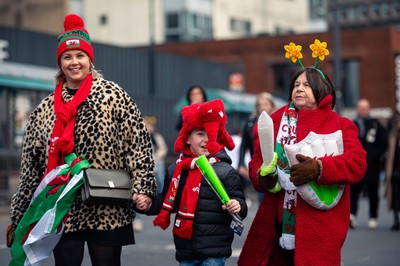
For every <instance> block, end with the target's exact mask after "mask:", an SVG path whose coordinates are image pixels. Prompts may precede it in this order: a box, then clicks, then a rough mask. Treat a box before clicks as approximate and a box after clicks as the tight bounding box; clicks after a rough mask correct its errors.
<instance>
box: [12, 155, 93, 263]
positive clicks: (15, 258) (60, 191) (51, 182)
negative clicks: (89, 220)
mask: <svg viewBox="0 0 400 266" xmlns="http://www.w3.org/2000/svg"><path fill="white" fill-rule="evenodd" d="M65 161H66V164H64V165H61V166H58V167H56V168H55V169H53V170H52V171H51V172H49V173H48V174H47V175H46V176H45V177H44V178H43V180H42V181H41V183H40V184H39V186H38V187H37V189H36V191H35V193H34V195H33V198H32V201H31V204H30V206H29V208H28V209H27V211H26V212H25V214H24V216H23V217H22V219H21V221H20V222H19V224H18V226H17V228H16V230H15V234H14V241H13V244H12V246H11V256H12V259H11V261H10V264H9V265H10V266H14V265H42V264H43V263H44V262H45V260H46V259H47V258H48V257H49V256H50V255H51V253H52V251H53V249H54V247H55V246H56V245H57V243H58V241H59V240H60V237H61V235H62V232H63V230H64V224H63V221H64V219H65V218H66V217H67V215H68V211H69V209H70V207H71V205H72V203H73V202H74V200H75V198H76V195H77V193H78V191H79V189H80V187H81V185H82V184H83V170H84V169H86V168H89V166H90V165H89V163H88V161H86V160H85V159H83V158H80V157H77V156H76V155H75V154H74V153H72V154H70V155H68V156H66V157H65Z"/></svg>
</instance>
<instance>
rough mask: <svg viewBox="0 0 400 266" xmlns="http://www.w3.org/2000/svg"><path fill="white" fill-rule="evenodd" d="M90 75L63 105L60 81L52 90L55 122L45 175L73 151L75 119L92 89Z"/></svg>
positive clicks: (61, 82) (62, 82) (62, 162)
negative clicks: (80, 106)
mask: <svg viewBox="0 0 400 266" xmlns="http://www.w3.org/2000/svg"><path fill="white" fill-rule="evenodd" d="M92 80H93V78H92V74H88V75H87V76H86V78H85V80H84V81H83V82H82V84H81V85H80V86H79V88H78V91H77V92H76V94H75V95H74V97H73V98H72V100H71V101H69V102H66V103H64V100H63V98H62V88H63V84H64V79H62V80H61V81H60V82H59V83H58V84H57V85H56V88H55V90H54V112H55V113H56V122H55V124H54V128H53V132H52V134H51V141H50V148H49V158H48V160H47V168H46V173H45V174H44V176H46V174H47V173H49V172H50V171H51V170H53V169H54V168H56V167H57V166H59V165H62V164H64V156H65V155H68V154H70V153H71V152H72V151H73V150H74V127H75V117H76V113H77V109H78V107H79V105H80V104H81V103H82V102H83V101H84V100H85V99H86V97H87V96H88V95H89V93H90V89H91V87H92Z"/></svg>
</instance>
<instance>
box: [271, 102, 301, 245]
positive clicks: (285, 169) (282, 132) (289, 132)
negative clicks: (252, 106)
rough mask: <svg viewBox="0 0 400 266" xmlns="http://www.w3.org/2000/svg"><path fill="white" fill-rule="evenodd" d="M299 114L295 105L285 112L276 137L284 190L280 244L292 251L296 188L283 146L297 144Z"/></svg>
mask: <svg viewBox="0 0 400 266" xmlns="http://www.w3.org/2000/svg"><path fill="white" fill-rule="evenodd" d="M296 135H297V112H296V109H295V107H294V104H293V103H290V104H289V106H288V108H287V109H286V110H285V111H284V113H283V115H282V119H281V123H280V125H279V130H278V135H277V137H276V146H275V151H276V153H277V154H278V171H279V182H280V184H281V186H282V188H283V189H284V192H285V198H284V201H283V206H282V207H283V219H282V223H283V224H282V236H281V238H280V239H279V243H280V245H281V247H282V248H284V249H288V250H292V249H294V243H295V236H294V235H295V234H294V232H295V230H294V228H295V224H296V203H297V202H296V198H297V190H296V186H294V185H293V183H292V182H291V181H290V180H289V178H290V171H289V161H288V159H287V157H286V154H285V153H284V150H283V146H284V145H289V144H294V143H296Z"/></svg>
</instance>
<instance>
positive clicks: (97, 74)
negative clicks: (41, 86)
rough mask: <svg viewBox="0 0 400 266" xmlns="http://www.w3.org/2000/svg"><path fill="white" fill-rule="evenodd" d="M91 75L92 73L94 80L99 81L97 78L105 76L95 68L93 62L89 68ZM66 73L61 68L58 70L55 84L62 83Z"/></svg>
mask: <svg viewBox="0 0 400 266" xmlns="http://www.w3.org/2000/svg"><path fill="white" fill-rule="evenodd" d="M89 71H90V73H92V76H93V79H97V78H103V74H101V73H100V71H99V70H96V69H95V68H94V65H93V63H92V62H90V68H89ZM64 77H65V75H64V72H62V70H61V68H60V69H58V72H57V74H56V75H55V77H54V82H55V83H56V84H58V83H60V81H61V79H62V78H64Z"/></svg>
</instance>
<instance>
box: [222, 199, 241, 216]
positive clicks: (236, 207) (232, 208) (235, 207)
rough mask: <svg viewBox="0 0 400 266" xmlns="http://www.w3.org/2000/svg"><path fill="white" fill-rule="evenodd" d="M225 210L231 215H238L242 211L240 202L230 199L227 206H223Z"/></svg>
mask: <svg viewBox="0 0 400 266" xmlns="http://www.w3.org/2000/svg"><path fill="white" fill-rule="evenodd" d="M222 209H223V210H227V211H228V212H230V213H238V212H240V210H241V209H242V208H241V207H240V203H239V201H237V200H235V199H230V200H229V201H228V203H227V204H226V205H222Z"/></svg>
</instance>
